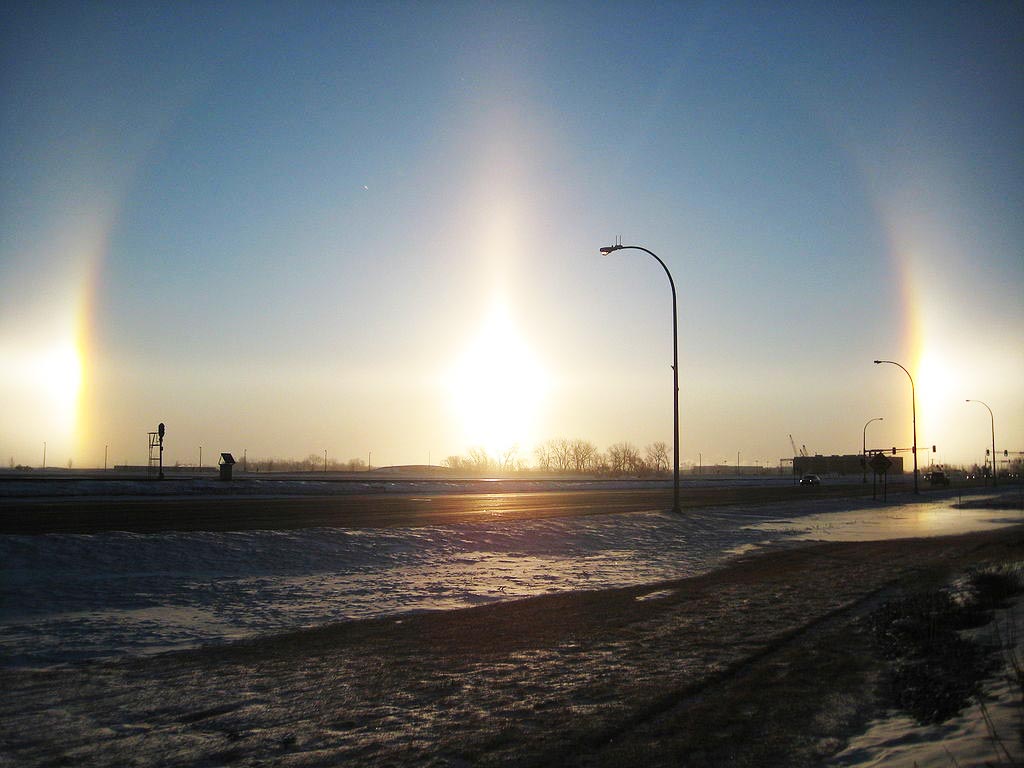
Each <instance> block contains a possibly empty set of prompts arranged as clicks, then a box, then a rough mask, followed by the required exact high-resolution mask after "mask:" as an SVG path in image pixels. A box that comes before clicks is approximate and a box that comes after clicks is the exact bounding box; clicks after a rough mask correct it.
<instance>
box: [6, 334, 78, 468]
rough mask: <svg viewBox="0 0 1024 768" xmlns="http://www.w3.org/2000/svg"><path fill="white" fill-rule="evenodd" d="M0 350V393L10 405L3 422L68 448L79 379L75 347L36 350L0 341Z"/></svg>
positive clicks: (64, 449)
mask: <svg viewBox="0 0 1024 768" xmlns="http://www.w3.org/2000/svg"><path fill="white" fill-rule="evenodd" d="M0 353H2V354H0V376H2V379H3V387H2V388H0V394H2V396H3V398H4V401H5V403H7V404H8V405H9V406H10V405H13V406H14V407H13V408H12V410H11V411H10V413H9V414H8V416H7V418H9V420H10V424H9V425H7V424H5V426H9V428H11V429H12V430H15V431H21V432H23V433H25V434H34V435H36V436H38V440H39V442H40V443H42V442H43V441H44V440H49V441H50V443H51V446H60V450H61V451H62V452H70V451H72V450H73V445H74V439H75V429H76V425H77V420H78V399H79V393H80V391H81V387H82V378H83V376H82V356H81V354H80V352H79V349H78V347H77V345H76V344H75V343H74V342H73V341H70V340H69V341H66V342H58V343H55V344H53V345H52V346H50V347H49V348H44V349H41V350H36V349H31V348H26V347H13V346H7V345H4V344H3V343H2V340H0ZM53 455H56V454H55V453H54V454H53ZM63 458H64V456H63V453H62V455H61V461H63Z"/></svg>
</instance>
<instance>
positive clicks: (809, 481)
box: [800, 475, 821, 485]
mask: <svg viewBox="0 0 1024 768" xmlns="http://www.w3.org/2000/svg"><path fill="white" fill-rule="evenodd" d="M800 485H821V478H820V477H818V476H817V475H804V476H803V477H801V478H800Z"/></svg>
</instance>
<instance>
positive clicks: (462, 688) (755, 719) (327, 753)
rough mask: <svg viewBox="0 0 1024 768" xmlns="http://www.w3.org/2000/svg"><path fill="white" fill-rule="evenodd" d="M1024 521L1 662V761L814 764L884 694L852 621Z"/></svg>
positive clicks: (1002, 538) (977, 557)
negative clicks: (234, 638)
mask: <svg viewBox="0 0 1024 768" xmlns="http://www.w3.org/2000/svg"><path fill="white" fill-rule="evenodd" d="M1022 553H1024V531H1022V529H1020V528H1014V529H1004V530H1001V531H997V532H988V533H983V534H972V535H967V536H959V537H952V538H946V539H922V540H902V541H891V542H869V543H836V544H822V545H815V546H806V547H800V548H795V549H785V550H781V551H776V552H772V553H768V554H761V555H755V556H749V557H746V558H744V559H741V560H738V561H736V562H734V563H733V564H731V565H729V566H728V567H726V568H724V569H722V570H720V571H716V572H714V573H711V574H708V575H705V576H702V577H698V578H691V579H684V580H679V581H674V582H667V583H662V584H656V585H650V586H646V587H633V588H628V589H617V590H608V591H602V592H582V593H581V592H577V593H569V594H563V595H553V596H547V597H541V598H535V599H530V600H523V601H519V602H512V603H503V604H495V605H488V606H483V607H479V608H473V609H468V610H460V611H448V612H438V613H428V614H418V615H407V616H403V617H401V618H398V619H387V620H376V621H364V622H351V623H346V624H338V625H333V626H329V627H324V628H319V629H315V630H310V631H306V632H300V633H294V634H289V635H283V636H278V637H273V638H265V639H261V640H258V641H253V642H248V643H239V644H235V645H230V646H224V647H211V648H203V649H199V650H196V651H191V652H181V653H174V654H167V655H164V656H160V657H156V658H150V659H137V660H131V661H124V662H120V663H113V664H102V665H93V666H88V667H81V668H69V669H58V670H49V671H45V672H10V671H8V672H4V673H2V674H0V690H3V694H2V696H0V764H3V763H4V762H5V761H6V763H8V764H11V765H60V764H68V765H72V764H74V765H80V764H88V765H99V766H105V765H111V766H113V765H152V764H175V765H284V766H326V765H338V764H343V763H351V764H359V765H399V766H400V765H418V766H419V765H426V766H449V765H451V766H454V765H484V766H486V765H508V764H515V765H581V766H603V765H622V764H628V763H634V764H637V765H692V766H705V765H706V766H712V765H714V766H719V765H735V766H745V765H751V766H753V765H757V766H772V765H777V766H783V765H785V766H802V765H815V764H817V763H818V762H820V760H821V759H822V758H823V757H824V756H826V755H829V754H831V753H833V752H835V751H836V750H838V748H839V747H840V746H841V745H842V743H843V740H844V739H845V737H846V736H847V735H848V734H850V733H852V732H853V731H855V730H856V729H857V728H859V727H860V726H861V724H863V723H864V722H865V721H866V720H867V718H868V717H869V715H870V714H871V713H872V711H873V709H874V708H875V707H877V706H878V705H879V703H880V698H879V697H880V695H881V694H880V688H881V687H882V686H881V685H880V676H881V674H882V672H883V661H882V660H881V659H880V657H879V656H878V655H877V654H876V653H875V652H874V649H873V647H872V642H873V641H872V639H871V637H870V633H869V632H868V631H867V630H865V629H862V627H863V626H864V622H860V621H858V619H859V618H860V617H862V616H864V615H866V614H867V613H868V612H870V611H871V610H873V609H874V608H875V607H877V605H878V604H879V602H880V601H881V599H882V598H883V597H885V596H888V595H890V594H896V593H898V592H900V591H902V590H910V589H915V588H919V587H921V586H923V585H934V584H940V583H943V582H944V581H945V580H947V579H949V578H950V576H951V575H952V574H954V573H958V572H961V571H963V570H964V569H966V568H968V567H972V566H976V565H979V564H990V563H998V562H1002V561H1009V560H1019V559H1020V558H1021V556H1022Z"/></svg>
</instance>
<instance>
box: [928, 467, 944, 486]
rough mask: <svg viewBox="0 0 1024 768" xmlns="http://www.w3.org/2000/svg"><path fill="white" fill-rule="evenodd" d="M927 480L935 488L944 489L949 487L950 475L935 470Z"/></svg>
mask: <svg viewBox="0 0 1024 768" xmlns="http://www.w3.org/2000/svg"><path fill="white" fill-rule="evenodd" d="M927 480H928V482H929V483H931V484H932V485H933V486H941V487H943V488H948V487H949V475H947V474H946V473H945V472H942V471H939V470H935V471H934V472H931V473H930V474H929V475H928V476H927Z"/></svg>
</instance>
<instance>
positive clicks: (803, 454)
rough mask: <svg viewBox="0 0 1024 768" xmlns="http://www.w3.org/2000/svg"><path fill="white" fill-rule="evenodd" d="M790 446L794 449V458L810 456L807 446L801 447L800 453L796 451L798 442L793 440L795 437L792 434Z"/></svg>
mask: <svg viewBox="0 0 1024 768" xmlns="http://www.w3.org/2000/svg"><path fill="white" fill-rule="evenodd" d="M789 444H790V445H791V446H792V447H793V455H794V456H807V455H808V454H807V446H806V445H801V446H800V450H799V451H798V450H797V449H796V440H794V439H793V435H792V434H790V436H789Z"/></svg>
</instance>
